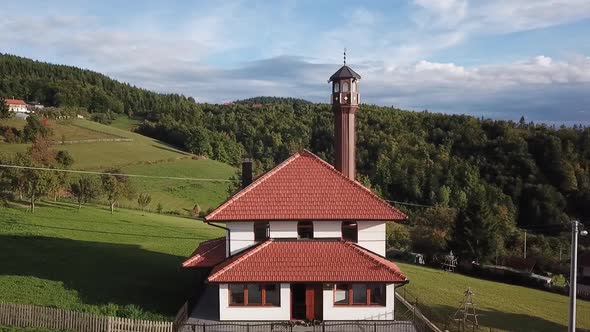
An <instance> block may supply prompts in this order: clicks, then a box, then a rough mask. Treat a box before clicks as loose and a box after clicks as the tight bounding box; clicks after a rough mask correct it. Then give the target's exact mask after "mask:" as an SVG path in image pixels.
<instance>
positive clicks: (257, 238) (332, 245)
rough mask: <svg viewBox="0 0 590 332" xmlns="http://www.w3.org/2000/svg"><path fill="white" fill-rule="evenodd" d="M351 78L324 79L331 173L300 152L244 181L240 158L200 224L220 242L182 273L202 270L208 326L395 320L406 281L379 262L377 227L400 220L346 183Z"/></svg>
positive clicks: (354, 94)
mask: <svg viewBox="0 0 590 332" xmlns="http://www.w3.org/2000/svg"><path fill="white" fill-rule="evenodd" d="M359 79H360V75H358V74H357V73H355V72H354V71H353V70H352V69H350V68H349V67H348V66H346V64H345V65H344V66H343V67H342V68H340V70H338V71H337V72H336V73H335V74H334V75H332V77H331V78H330V82H332V96H331V100H332V109H333V111H334V118H335V151H336V152H335V157H336V158H335V167H334V166H332V165H330V164H328V163H326V162H325V161H323V160H322V159H320V158H319V157H317V156H316V155H314V154H313V153H311V152H309V151H302V152H299V153H296V154H295V155H293V156H291V157H290V158H288V159H287V160H285V161H284V162H282V163H281V164H279V165H278V166H276V167H275V168H274V169H272V170H271V171H269V172H268V173H266V174H264V175H263V176H261V177H259V178H258V179H257V180H256V181H254V182H252V164H251V162H249V161H246V162H245V163H244V164H243V172H242V173H243V187H244V188H243V189H242V190H241V191H240V192H238V193H237V194H235V195H234V196H233V197H231V198H230V199H229V200H227V201H226V202H225V203H224V204H222V205H221V206H219V207H218V208H217V209H216V210H214V211H213V212H211V213H210V214H209V215H207V216H206V217H205V220H206V222H207V223H210V224H214V223H221V224H224V225H225V226H220V225H219V224H217V226H218V227H222V228H225V229H226V236H225V237H224V238H219V239H215V240H210V241H206V242H203V243H201V244H200V245H199V247H198V248H197V249H196V250H195V252H194V253H193V255H192V256H191V257H190V258H189V259H188V260H187V261H185V262H184V263H183V266H184V267H186V268H204V269H209V270H207V271H208V273H209V274H208V275H207V283H208V290H211V289H213V291H214V292H215V294H214V298H215V300H216V301H214V302H213V301H212V302H207V303H206V305H207V306H209V307H211V306H217V308H213V309H214V310H215V311H217V312H216V313H217V314H218V315H217V317H218V318H217V319H219V320H221V321H244V320H248V321H288V320H309V321H311V320H326V321H331V320H348V321H350V320H394V319H395V317H394V299H395V288H396V287H397V286H400V285H403V284H405V283H407V282H408V280H407V278H406V277H405V275H404V274H403V273H402V272H401V271H400V269H399V268H398V267H397V265H395V264H394V263H392V262H390V261H389V260H387V259H385V246H386V235H385V233H386V232H385V226H386V222H388V221H401V220H405V219H406V216H405V215H404V214H403V213H402V212H401V211H399V210H398V209H396V208H395V207H393V206H391V205H390V204H389V203H387V202H386V201H384V200H383V199H381V198H379V197H378V196H377V195H375V194H374V193H373V192H371V191H370V190H369V189H368V188H366V187H364V186H363V185H361V184H360V183H359V182H357V181H356V180H355V148H354V145H355V114H356V111H357V108H358V100H359V93H358V86H357V84H358V80H359ZM209 271H210V272H209ZM203 301H204V300H202V301H201V302H203ZM214 303H215V304H214ZM210 309H211V308H210Z"/></svg>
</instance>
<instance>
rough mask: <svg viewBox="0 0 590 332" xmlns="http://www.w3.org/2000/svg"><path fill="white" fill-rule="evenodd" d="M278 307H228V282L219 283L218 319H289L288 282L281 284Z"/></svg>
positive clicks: (289, 299)
mask: <svg viewBox="0 0 590 332" xmlns="http://www.w3.org/2000/svg"><path fill="white" fill-rule="evenodd" d="M280 294H281V295H280V296H281V306H280V307H237V306H236V307H230V306H229V290H228V284H220V285H219V319H220V320H290V319H291V291H290V286H289V284H281V293H280Z"/></svg>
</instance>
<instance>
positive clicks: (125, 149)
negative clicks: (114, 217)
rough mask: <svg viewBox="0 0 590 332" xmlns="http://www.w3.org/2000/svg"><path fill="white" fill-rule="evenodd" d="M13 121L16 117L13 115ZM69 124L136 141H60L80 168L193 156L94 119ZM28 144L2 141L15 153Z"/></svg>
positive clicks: (4, 147) (2, 145) (71, 127)
mask: <svg viewBox="0 0 590 332" xmlns="http://www.w3.org/2000/svg"><path fill="white" fill-rule="evenodd" d="M11 121H16V120H14V119H13V120H11ZM65 127H68V128H69V129H68V130H70V131H75V130H80V131H85V132H90V133H99V135H101V137H111V138H112V137H123V138H131V139H133V142H103V143H81V144H65V145H60V146H59V147H58V148H59V149H63V150H67V151H68V152H69V153H70V154H71V155H72V156H73V157H74V160H75V161H76V162H75V164H74V168H76V169H104V168H107V167H116V166H125V165H130V164H136V163H142V162H155V161H161V160H177V159H180V158H189V157H190V154H188V153H185V152H183V151H180V150H178V149H176V148H174V147H171V146H169V145H167V144H164V143H162V142H160V141H158V140H155V139H152V138H149V137H145V136H142V135H139V134H136V133H132V132H129V131H125V130H121V129H118V128H114V127H111V126H106V125H102V124H100V123H96V122H92V121H87V120H82V119H75V120H72V124H71V125H67V126H65ZM76 128H77V129H76ZM54 133H55V135H56V136H57V137H58V139H61V135H60V131H58V130H55V131H54ZM97 135H98V134H97ZM67 139H73V138H67ZM28 146H29V144H6V143H0V152H7V153H15V152H18V151H25V150H26V149H27V147H28Z"/></svg>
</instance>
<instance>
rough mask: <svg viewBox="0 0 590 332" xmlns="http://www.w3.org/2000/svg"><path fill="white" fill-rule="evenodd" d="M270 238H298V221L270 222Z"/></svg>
mask: <svg viewBox="0 0 590 332" xmlns="http://www.w3.org/2000/svg"><path fill="white" fill-rule="evenodd" d="M270 238H271V239H279V238H291V239H294V238H295V239H296V238H297V222H296V221H271V222H270Z"/></svg>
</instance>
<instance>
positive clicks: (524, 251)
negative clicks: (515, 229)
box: [523, 229, 526, 259]
mask: <svg viewBox="0 0 590 332" xmlns="http://www.w3.org/2000/svg"><path fill="white" fill-rule="evenodd" d="M523 257H524V259H526V229H525V230H524V250H523Z"/></svg>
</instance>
